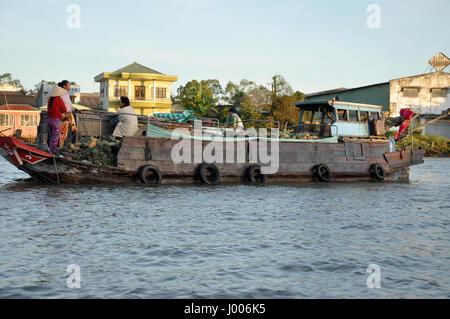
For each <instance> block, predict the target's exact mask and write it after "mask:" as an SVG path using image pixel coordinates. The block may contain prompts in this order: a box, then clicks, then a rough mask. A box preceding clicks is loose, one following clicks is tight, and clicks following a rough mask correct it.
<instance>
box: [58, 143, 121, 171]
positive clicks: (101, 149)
mask: <svg viewBox="0 0 450 319" xmlns="http://www.w3.org/2000/svg"><path fill="white" fill-rule="evenodd" d="M114 146H117V147H120V143H117V142H116V140H115V138H114V137H113V136H105V137H102V138H100V139H98V138H95V137H81V138H80V140H79V142H78V143H76V144H72V143H71V144H69V145H68V146H67V147H66V151H67V152H69V153H71V154H72V158H73V159H74V160H76V161H87V162H89V163H92V164H97V165H103V166H113V165H114V164H115V163H114V162H115V157H116V156H115V155H114V153H113V147H114Z"/></svg>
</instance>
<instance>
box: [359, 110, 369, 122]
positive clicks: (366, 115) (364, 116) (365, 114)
mask: <svg viewBox="0 0 450 319" xmlns="http://www.w3.org/2000/svg"><path fill="white" fill-rule="evenodd" d="M369 116H370V112H367V111H362V112H360V119H361V122H367V119H368V118H369Z"/></svg>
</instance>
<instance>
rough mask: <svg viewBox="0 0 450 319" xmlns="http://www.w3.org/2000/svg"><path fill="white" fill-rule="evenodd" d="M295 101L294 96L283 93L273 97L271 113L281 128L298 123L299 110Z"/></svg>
mask: <svg viewBox="0 0 450 319" xmlns="http://www.w3.org/2000/svg"><path fill="white" fill-rule="evenodd" d="M295 102H297V100H296V97H295V96H289V95H283V96H277V97H275V98H274V101H273V105H272V114H273V117H274V119H275V120H276V121H278V122H280V126H281V127H282V128H284V127H286V126H293V125H298V120H299V118H300V110H299V109H298V107H296V106H295V105H294V103H295Z"/></svg>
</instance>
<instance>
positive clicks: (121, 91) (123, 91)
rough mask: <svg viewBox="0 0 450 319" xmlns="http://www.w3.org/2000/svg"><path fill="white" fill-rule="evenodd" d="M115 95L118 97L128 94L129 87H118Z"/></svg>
mask: <svg viewBox="0 0 450 319" xmlns="http://www.w3.org/2000/svg"><path fill="white" fill-rule="evenodd" d="M115 96H116V97H121V96H128V87H126V86H119V87H116V90H115Z"/></svg>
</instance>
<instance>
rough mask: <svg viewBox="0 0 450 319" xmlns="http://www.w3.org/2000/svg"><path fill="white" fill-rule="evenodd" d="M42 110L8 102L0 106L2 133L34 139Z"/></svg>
mask: <svg viewBox="0 0 450 319" xmlns="http://www.w3.org/2000/svg"><path fill="white" fill-rule="evenodd" d="M40 114H41V112H40V111H39V110H37V109H35V108H34V107H31V106H29V105H18V104H17V105H16V104H8V105H2V106H0V135H1V136H13V135H16V134H19V132H20V134H19V135H20V137H22V138H24V139H26V140H28V141H33V140H34V139H35V138H36V134H37V127H38V124H39V119H40Z"/></svg>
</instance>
